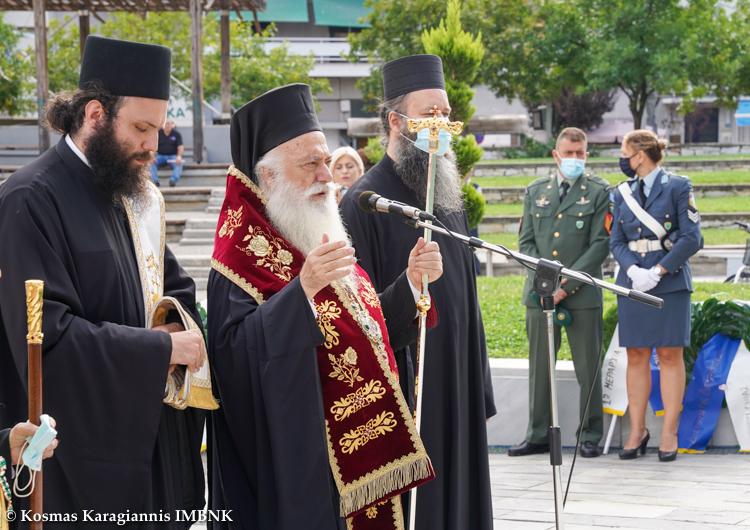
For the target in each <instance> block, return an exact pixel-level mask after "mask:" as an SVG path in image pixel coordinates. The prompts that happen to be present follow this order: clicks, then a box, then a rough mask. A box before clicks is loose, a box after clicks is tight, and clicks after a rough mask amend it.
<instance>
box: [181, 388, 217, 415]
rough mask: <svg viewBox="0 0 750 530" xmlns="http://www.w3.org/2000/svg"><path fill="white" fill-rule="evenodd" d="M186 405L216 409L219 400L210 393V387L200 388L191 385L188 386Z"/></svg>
mask: <svg viewBox="0 0 750 530" xmlns="http://www.w3.org/2000/svg"><path fill="white" fill-rule="evenodd" d="M187 406H188V407H193V408H196V409H205V410H216V409H218V408H219V402H218V401H217V400H216V398H215V397H214V395H213V394H212V393H211V389H210V388H201V387H199V386H193V387H191V388H190V395H189V396H188V400H187Z"/></svg>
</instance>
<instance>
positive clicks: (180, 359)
mask: <svg viewBox="0 0 750 530" xmlns="http://www.w3.org/2000/svg"><path fill="white" fill-rule="evenodd" d="M169 336H170V337H171V338H172V357H171V359H170V360H169V373H170V374H171V373H172V372H173V371H174V369H175V368H176V367H177V365H178V364H183V365H186V366H187V367H188V370H190V371H191V372H193V373H196V372H197V371H198V370H200V369H201V367H203V363H204V362H205V356H204V354H203V348H204V344H203V333H201V332H200V331H199V330H197V329H191V330H190V331H178V332H176V333H170V334H169Z"/></svg>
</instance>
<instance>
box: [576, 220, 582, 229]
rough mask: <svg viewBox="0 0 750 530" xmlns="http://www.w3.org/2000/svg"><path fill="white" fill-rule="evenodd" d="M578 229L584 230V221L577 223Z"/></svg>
mask: <svg viewBox="0 0 750 530" xmlns="http://www.w3.org/2000/svg"><path fill="white" fill-rule="evenodd" d="M576 228H577V229H578V230H580V229H582V228H583V221H576Z"/></svg>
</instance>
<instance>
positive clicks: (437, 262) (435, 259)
mask: <svg viewBox="0 0 750 530" xmlns="http://www.w3.org/2000/svg"><path fill="white" fill-rule="evenodd" d="M406 273H407V274H408V275H409V280H411V283H412V285H414V286H416V287H417V288H419V287H420V286H421V285H422V275H423V274H426V275H427V281H428V282H434V281H435V280H437V279H438V278H440V276H442V275H443V256H442V255H441V254H440V247H439V246H438V244H437V243H436V242H435V241H430V242H429V243H427V242H426V241H425V240H424V238H423V237H420V238H419V240H418V241H417V244H416V246H415V247H414V248H413V249H412V251H411V253H410V254H409V268H408V269H406Z"/></svg>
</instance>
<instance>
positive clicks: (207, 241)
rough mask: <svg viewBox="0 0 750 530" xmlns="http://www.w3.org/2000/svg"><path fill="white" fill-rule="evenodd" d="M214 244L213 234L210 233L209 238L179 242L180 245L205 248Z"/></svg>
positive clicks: (184, 239) (188, 239)
mask: <svg viewBox="0 0 750 530" xmlns="http://www.w3.org/2000/svg"><path fill="white" fill-rule="evenodd" d="M213 244H214V233H213V232H212V233H211V238H210V239H209V238H187V239H186V238H183V239H181V240H180V245H181V246H185V245H201V246H205V247H210V246H213Z"/></svg>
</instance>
